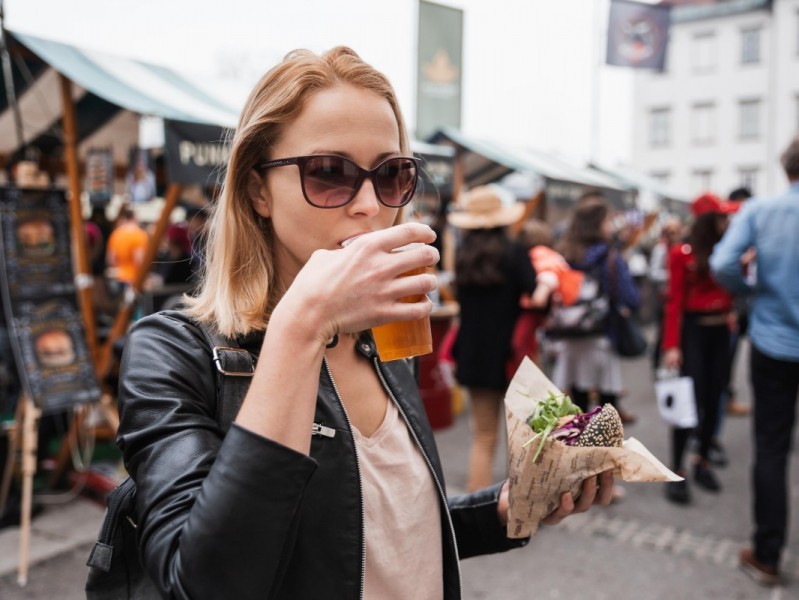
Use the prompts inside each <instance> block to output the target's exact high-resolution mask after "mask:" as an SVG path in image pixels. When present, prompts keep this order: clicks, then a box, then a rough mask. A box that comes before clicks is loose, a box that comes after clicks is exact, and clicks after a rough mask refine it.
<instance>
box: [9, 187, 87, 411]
mask: <svg viewBox="0 0 799 600" xmlns="http://www.w3.org/2000/svg"><path fill="white" fill-rule="evenodd" d="M0 223H2V227H0V294H2V298H3V310H4V317H5V324H6V327H7V328H8V330H9V331H8V333H9V338H10V340H11V347H12V350H13V353H14V363H15V364H16V367H17V372H18V373H19V377H20V381H21V383H22V388H23V390H25V391H26V392H27V393H28V394H30V396H31V398H32V399H33V401H34V403H35V404H36V406H38V407H39V408H40V409H42V411H43V412H44V413H45V414H46V413H49V412H56V411H58V410H63V409H64V408H67V407H69V406H71V405H73V404H80V403H84V402H95V401H97V400H99V399H100V387H99V385H98V383H97V379H96V377H95V373H94V368H93V366H92V362H91V359H90V357H89V352H88V348H87V346H86V337H85V332H84V328H83V321H82V319H81V316H80V312H79V311H78V307H77V299H76V288H75V283H74V279H73V270H72V259H71V253H70V233H69V215H68V212H67V200H66V195H65V192H64V191H63V190H53V189H48V190H36V189H19V188H11V187H0Z"/></svg>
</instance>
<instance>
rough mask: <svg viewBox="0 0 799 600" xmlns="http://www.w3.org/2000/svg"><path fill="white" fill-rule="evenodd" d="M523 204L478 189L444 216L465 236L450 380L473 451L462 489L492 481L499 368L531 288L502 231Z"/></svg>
mask: <svg viewBox="0 0 799 600" xmlns="http://www.w3.org/2000/svg"><path fill="white" fill-rule="evenodd" d="M523 213H524V206H523V205H522V204H519V203H516V202H514V203H513V204H505V203H503V202H502V199H501V197H500V195H499V194H498V192H497V190H496V188H493V187H491V186H484V187H478V188H475V189H473V190H471V192H469V193H468V194H467V195H466V196H465V198H464V200H463V210H460V211H458V212H453V213H450V215H449V217H448V220H449V223H450V224H451V225H454V226H455V227H458V228H459V229H462V230H463V235H462V238H461V241H460V245H459V247H458V252H457V255H456V260H455V284H456V291H457V295H458V302H459V303H460V308H461V313H460V330H459V332H458V338H457V341H456V342H455V348H454V356H455V359H456V361H457V370H456V377H457V379H458V381H459V382H460V383H461V384H462V385H464V386H465V387H466V388H467V389H468V391H469V400H470V407H471V419H472V447H471V452H470V456H469V475H468V480H467V489H468V490H477V489H480V488H482V487H485V486H486V485H488V484H489V483H490V482H491V480H492V465H493V464H494V453H495V449H496V445H497V437H498V434H499V431H500V418H501V411H500V409H501V406H502V398H503V395H504V393H505V389H506V388H507V387H508V379H507V375H506V369H505V364H506V362H507V361H508V359H509V357H510V356H511V352H512V345H511V340H512V336H513V327H514V325H515V323H516V317H517V316H518V314H519V298H520V297H521V295H522V294H532V292H533V290H534V289H535V271H534V270H533V267H532V264H531V263H530V258H529V257H528V255H527V252H526V251H525V249H524V248H523V247H522V246H521V245H519V244H517V243H515V242H514V241H512V240H511V239H510V237H509V236H508V234H507V226H508V225H511V224H513V223H515V222H517V221H519V219H521V217H522V214H523Z"/></svg>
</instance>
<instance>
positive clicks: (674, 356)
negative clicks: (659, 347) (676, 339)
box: [663, 348, 682, 371]
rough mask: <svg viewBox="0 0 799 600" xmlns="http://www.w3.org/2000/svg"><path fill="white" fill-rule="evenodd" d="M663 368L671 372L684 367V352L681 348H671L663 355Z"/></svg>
mask: <svg viewBox="0 0 799 600" xmlns="http://www.w3.org/2000/svg"><path fill="white" fill-rule="evenodd" d="M663 366H664V367H666V368H667V369H669V370H670V371H679V370H680V367H681V366H682V351H681V350H680V349H679V348H669V349H668V350H666V353H665V354H664V355H663Z"/></svg>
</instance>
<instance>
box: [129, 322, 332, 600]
mask: <svg viewBox="0 0 799 600" xmlns="http://www.w3.org/2000/svg"><path fill="white" fill-rule="evenodd" d="M213 369H214V367H213V363H212V359H211V353H210V349H209V348H208V347H207V344H206V343H205V341H204V339H203V337H202V334H201V332H200V331H199V330H197V329H196V328H195V327H194V326H192V325H190V324H189V323H186V322H182V321H180V320H179V319H176V318H174V317H170V316H165V315H160V314H159V315H154V316H152V317H147V318H145V319H142V320H141V321H139V322H138V323H137V324H136V326H135V327H134V328H133V329H132V331H131V333H130V334H129V338H128V340H127V343H126V346H125V351H124V353H123V357H122V363H121V370H120V388H119V403H120V427H119V434H118V440H117V441H118V444H119V446H120V448H121V450H122V452H123V456H124V460H125V466H126V468H127V469H128V472H129V473H130V475H131V477H132V478H133V480H134V481H135V482H136V487H137V493H136V510H137V516H138V519H139V529H138V531H139V539H140V552H141V553H142V558H143V561H144V564H145V567H146V569H147V572H148V574H149V575H150V577H151V578H152V579H153V582H154V583H155V585H156V587H157V588H158V589H159V591H160V593H161V594H162V596H163V597H166V598H192V599H203V598H256V597H258V598H264V597H269V594H270V591H272V590H273V589H275V588H276V587H277V586H278V585H279V582H280V576H281V564H282V563H281V560H282V558H283V557H284V556H285V555H286V554H289V553H290V552H291V547H292V543H293V539H294V535H295V532H296V526H297V523H296V522H295V521H296V514H297V512H298V511H297V508H298V506H299V505H300V503H301V502H302V499H303V493H304V490H305V488H306V485H307V483H308V480H309V479H310V477H311V475H312V474H313V472H314V470H315V468H316V461H314V460H313V459H311V458H310V457H308V456H305V455H303V454H300V453H297V452H295V451H293V450H291V449H289V448H286V447H284V446H282V445H280V444H277V443H275V442H273V441H270V440H268V439H266V438H263V437H261V436H258V435H256V434H253V433H251V432H249V431H247V430H245V429H243V428H240V427H238V426H236V425H233V426H232V427H231V429H230V431H229V432H228V433H227V435H225V434H224V433H223V431H222V430H221V429H220V427H219V425H218V424H217V422H216V419H215V407H216V379H215V375H214V370H213ZM255 457H257V460H254V458H255ZM220 569H224V573H225V576H224V577H220V576H219V573H220ZM245 584H246V587H245Z"/></svg>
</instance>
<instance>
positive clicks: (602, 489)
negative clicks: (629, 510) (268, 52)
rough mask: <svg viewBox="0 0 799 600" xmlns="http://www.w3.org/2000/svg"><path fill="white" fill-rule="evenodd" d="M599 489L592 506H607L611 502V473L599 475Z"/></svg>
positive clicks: (606, 472)
mask: <svg viewBox="0 0 799 600" xmlns="http://www.w3.org/2000/svg"><path fill="white" fill-rule="evenodd" d="M598 477H599V489H598V490H597V494H596V498H595V499H594V504H601V505H602V506H607V505H608V504H610V502H611V501H612V500H613V471H605V472H604V473H600V474H599V476H598Z"/></svg>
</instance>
